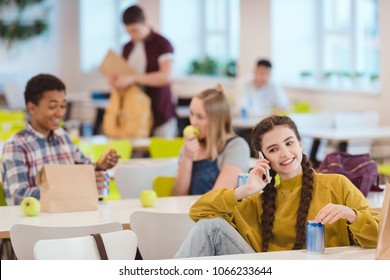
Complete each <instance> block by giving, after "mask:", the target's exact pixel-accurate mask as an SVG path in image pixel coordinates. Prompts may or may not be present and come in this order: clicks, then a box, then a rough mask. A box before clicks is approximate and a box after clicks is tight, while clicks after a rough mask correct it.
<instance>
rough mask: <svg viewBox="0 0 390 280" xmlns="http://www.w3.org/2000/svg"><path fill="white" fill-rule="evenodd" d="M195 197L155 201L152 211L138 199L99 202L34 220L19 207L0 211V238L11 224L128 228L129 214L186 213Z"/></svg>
mask: <svg viewBox="0 0 390 280" xmlns="http://www.w3.org/2000/svg"><path fill="white" fill-rule="evenodd" d="M198 198H199V196H172V197H162V198H157V201H156V203H155V204H154V206H153V207H150V208H144V207H142V205H141V202H140V200H139V199H125V200H112V201H102V202H99V206H98V209H97V210H95V211H80V212H66V213H43V212H41V213H40V214H39V215H38V216H35V217H27V216H25V215H24V214H23V213H22V211H21V208H20V206H19V205H17V206H3V207H0V238H6V237H9V230H10V228H11V227H12V226H13V225H14V224H29V225H41V226H53V227H55V226H83V225H93V224H102V223H108V222H115V221H116V222H120V223H121V224H122V225H123V226H124V228H129V223H130V221H129V219H130V214H131V213H133V212H134V211H137V210H145V211H156V212H157V211H158V212H170V213H171V212H173V213H187V212H188V211H189V209H190V207H191V206H192V204H193V203H194V202H195V201H196V200H197V199H198Z"/></svg>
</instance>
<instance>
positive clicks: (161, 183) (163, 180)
mask: <svg viewBox="0 0 390 280" xmlns="http://www.w3.org/2000/svg"><path fill="white" fill-rule="evenodd" d="M175 180H176V177H165V176H157V177H155V178H154V180H153V189H154V191H155V192H156V193H157V197H164V196H172V188H173V183H175Z"/></svg>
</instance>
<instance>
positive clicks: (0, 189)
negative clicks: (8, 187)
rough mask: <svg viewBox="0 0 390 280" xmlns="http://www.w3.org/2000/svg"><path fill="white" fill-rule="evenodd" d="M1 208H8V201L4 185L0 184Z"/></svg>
mask: <svg viewBox="0 0 390 280" xmlns="http://www.w3.org/2000/svg"><path fill="white" fill-rule="evenodd" d="M0 206H7V200H6V199H5V194H4V189H3V184H2V183H0Z"/></svg>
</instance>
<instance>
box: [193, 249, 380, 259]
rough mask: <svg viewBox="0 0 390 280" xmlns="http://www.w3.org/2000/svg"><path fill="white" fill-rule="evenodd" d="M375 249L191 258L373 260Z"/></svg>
mask: <svg viewBox="0 0 390 280" xmlns="http://www.w3.org/2000/svg"><path fill="white" fill-rule="evenodd" d="M375 250H376V249H364V248H361V247H357V246H346V247H331V248H326V249H325V253H323V254H309V253H307V252H306V250H290V251H278V252H266V253H252V254H237V255H223V256H213V257H199V258H192V259H194V260H374V259H375Z"/></svg>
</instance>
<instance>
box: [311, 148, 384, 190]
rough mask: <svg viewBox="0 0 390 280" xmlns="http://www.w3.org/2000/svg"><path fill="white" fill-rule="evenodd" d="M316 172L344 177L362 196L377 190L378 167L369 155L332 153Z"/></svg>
mask: <svg viewBox="0 0 390 280" xmlns="http://www.w3.org/2000/svg"><path fill="white" fill-rule="evenodd" d="M317 171H318V172H320V173H332V174H335V173H336V174H342V175H344V176H346V177H347V178H348V179H349V180H350V181H351V182H352V183H353V184H354V185H355V186H356V187H357V188H358V189H359V190H360V191H361V192H362V193H363V195H364V196H367V195H368V193H369V191H370V190H375V191H376V190H378V189H379V187H378V185H379V174H378V166H377V164H376V162H375V161H373V160H372V159H371V157H370V155H369V154H360V155H351V154H348V153H345V152H334V153H331V154H328V155H327V156H326V157H325V159H324V160H323V161H322V163H321V164H320V166H319V167H318V169H317Z"/></svg>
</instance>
